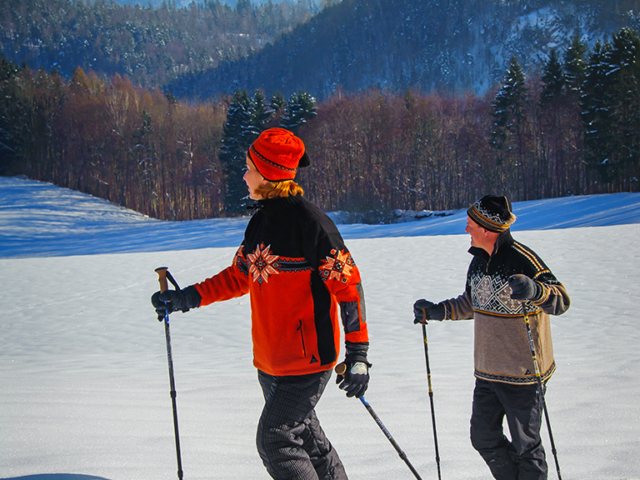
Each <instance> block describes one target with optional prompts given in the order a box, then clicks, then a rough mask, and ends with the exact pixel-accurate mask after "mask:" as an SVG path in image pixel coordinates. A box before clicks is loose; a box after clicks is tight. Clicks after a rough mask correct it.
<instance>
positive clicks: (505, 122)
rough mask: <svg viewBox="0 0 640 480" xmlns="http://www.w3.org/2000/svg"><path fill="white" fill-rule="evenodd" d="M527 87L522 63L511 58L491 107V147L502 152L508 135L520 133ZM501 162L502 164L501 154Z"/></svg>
mask: <svg viewBox="0 0 640 480" xmlns="http://www.w3.org/2000/svg"><path fill="white" fill-rule="evenodd" d="M527 100H528V98H527V87H526V85H525V75H524V71H523V70H522V67H521V66H520V62H518V59H517V58H516V57H511V61H510V62H509V67H508V68H507V71H506V73H505V76H504V78H503V81H502V87H500V90H499V91H498V93H497V94H496V98H495V99H494V101H493V103H492V104H491V107H492V109H493V111H492V112H491V115H492V116H493V118H494V121H493V126H494V128H493V130H492V132H491V145H492V146H493V147H495V148H496V149H498V150H499V151H501V150H502V149H503V148H504V145H505V143H506V142H507V133H509V132H515V133H518V132H519V130H520V126H521V124H522V121H523V119H524V116H525V113H524V108H525V105H526V103H527ZM498 155H499V162H498V163H500V160H501V158H500V153H499V154H498Z"/></svg>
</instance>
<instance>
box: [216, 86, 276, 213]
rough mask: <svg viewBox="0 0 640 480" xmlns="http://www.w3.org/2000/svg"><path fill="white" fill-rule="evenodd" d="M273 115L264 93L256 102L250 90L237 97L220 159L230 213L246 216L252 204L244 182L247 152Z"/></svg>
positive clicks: (225, 129)
mask: <svg viewBox="0 0 640 480" xmlns="http://www.w3.org/2000/svg"><path fill="white" fill-rule="evenodd" d="M273 113H274V112H273V110H272V109H271V107H270V106H268V105H267V104H266V97H265V96H264V93H262V92H261V91H260V90H256V91H255V92H254V95H253V98H250V97H249V94H248V93H247V91H246V90H236V92H235V93H234V94H233V98H232V99H231V103H230V104H229V111H228V113H227V121H226V122H225V124H224V125H223V129H222V134H223V138H222V145H221V147H220V154H219V155H218V158H219V159H220V163H221V164H222V165H223V169H224V174H225V187H226V191H225V211H226V212H228V213H231V214H238V213H240V214H242V213H244V211H245V208H246V207H247V205H248V204H249V203H250V201H249V200H248V197H247V186H246V184H245V183H244V180H243V179H242V172H243V171H244V168H245V164H246V154H247V150H249V147H250V146H251V144H252V143H253V142H254V141H255V140H256V139H257V138H258V136H259V135H260V133H262V131H263V130H264V129H265V127H266V124H267V123H268V122H269V120H270V119H271V117H272V116H273Z"/></svg>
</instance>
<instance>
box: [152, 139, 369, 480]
mask: <svg viewBox="0 0 640 480" xmlns="http://www.w3.org/2000/svg"><path fill="white" fill-rule="evenodd" d="M308 164H309V160H308V156H307V154H306V152H305V147H304V144H303V142H302V140H300V139H299V138H298V137H296V136H295V135H293V134H292V133H291V132H289V131H288V130H284V129H281V128H272V129H269V130H266V131H264V132H262V134H261V135H260V137H259V138H258V139H257V140H256V141H255V142H254V143H253V145H251V147H250V148H249V151H248V153H247V170H246V172H245V174H244V180H245V182H246V184H247V187H248V189H249V196H250V198H252V199H253V200H256V205H255V207H256V208H255V213H254V214H253V217H252V218H251V220H250V221H249V224H248V225H247V229H246V231H245V236H244V240H243V242H242V245H240V248H239V249H238V251H237V253H236V254H235V257H234V259H233V262H232V264H231V266H230V267H228V268H226V269H225V270H223V271H222V272H220V273H218V274H217V275H215V276H213V277H211V278H209V279H207V280H205V281H204V282H202V283H198V284H195V285H192V286H189V287H187V288H185V289H183V290H181V291H172V290H168V291H166V292H164V293H162V294H161V293H160V292H156V293H155V294H154V295H153V297H152V303H153V304H154V306H155V307H156V309H157V310H158V313H159V314H160V315H164V312H165V311H167V310H168V311H169V312H171V311H175V310H182V311H187V310H188V309H190V308H195V307H201V306H204V305H209V304H211V303H213V302H219V301H223V300H228V299H231V298H235V297H239V296H242V295H245V294H247V293H248V294H249V295H250V298H251V320H252V327H251V334H252V338H253V353H254V365H255V367H256V368H257V369H258V379H259V381H260V385H261V387H262V390H263V393H264V397H265V406H264V409H263V411H262V415H261V417H260V422H259V425H258V434H257V445H258V452H259V453H260V457H261V458H262V461H263V463H264V465H265V467H266V468H267V471H268V472H269V474H270V475H271V476H272V477H273V478H275V479H300V480H311V479H314V480H315V479H346V478H347V475H346V473H345V470H344V467H343V465H342V462H341V461H340V458H339V457H338V454H337V453H336V451H335V449H333V447H332V446H331V443H330V442H329V440H328V439H327V438H326V436H325V435H324V432H323V431H322V428H321V427H320V424H319V422H318V419H317V417H316V414H315V405H316V403H317V402H318V400H319V399H320V396H321V395H322V392H323V391H324V388H325V386H326V384H327V382H328V380H329V378H330V376H331V369H332V368H333V366H334V365H335V364H336V361H337V359H338V352H339V349H340V345H339V343H340V330H339V328H340V319H339V317H341V319H342V327H343V329H344V334H345V343H346V356H345V363H346V364H347V367H348V368H347V371H346V373H345V374H344V376H338V378H337V383H339V384H340V388H341V389H343V390H345V391H346V392H347V396H349V397H353V396H355V397H361V396H362V395H363V394H364V392H365V390H366V389H367V384H368V381H369V371H368V369H369V366H370V364H369V363H368V362H367V351H368V348H369V343H368V342H369V337H368V332H367V324H366V318H365V306H364V295H363V291H362V285H361V280H360V273H359V271H358V267H357V266H356V264H355V263H354V261H353V258H352V257H351V254H350V253H349V250H348V249H347V248H346V246H345V245H344V241H343V239H342V237H341V235H340V233H339V232H338V229H337V228H336V226H335V224H334V223H333V222H332V221H331V219H330V218H329V217H328V216H327V215H325V214H324V213H323V212H322V211H321V210H320V209H319V208H317V207H316V206H315V205H313V204H311V203H309V202H308V201H307V200H305V199H304V198H303V197H302V194H303V190H302V188H301V187H300V186H299V185H298V184H296V183H295V182H294V181H293V179H294V178H295V175H296V172H297V168H298V167H303V166H306V165H308ZM338 312H340V315H339V314H338Z"/></svg>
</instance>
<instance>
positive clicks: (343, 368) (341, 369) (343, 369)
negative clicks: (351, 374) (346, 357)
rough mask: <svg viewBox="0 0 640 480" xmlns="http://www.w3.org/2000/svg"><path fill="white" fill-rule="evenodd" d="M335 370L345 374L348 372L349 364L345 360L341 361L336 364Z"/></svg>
mask: <svg viewBox="0 0 640 480" xmlns="http://www.w3.org/2000/svg"><path fill="white" fill-rule="evenodd" d="M333 371H334V372H336V374H338V375H344V374H345V373H347V364H346V363H344V362H342V363H339V364H337V365H336V366H335V368H334V369H333Z"/></svg>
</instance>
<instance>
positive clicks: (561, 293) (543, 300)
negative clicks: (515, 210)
mask: <svg viewBox="0 0 640 480" xmlns="http://www.w3.org/2000/svg"><path fill="white" fill-rule="evenodd" d="M514 245H515V247H516V250H517V251H518V252H520V254H521V265H522V270H523V271H522V273H524V274H525V275H527V276H528V277H529V278H531V279H532V280H534V281H535V282H536V283H537V284H538V285H539V286H540V287H542V288H541V294H540V296H539V297H538V298H537V299H535V300H532V301H531V303H532V304H533V305H534V306H535V307H537V308H540V309H542V311H544V312H545V313H547V314H549V315H562V314H563V313H564V312H566V311H567V310H568V309H569V306H570V305H571V299H570V298H569V294H568V293H567V290H566V289H565V288H564V286H563V285H562V284H561V283H560V282H559V281H558V279H557V278H556V276H555V275H554V274H553V273H552V272H551V270H549V267H547V265H546V264H545V263H544V261H543V260H542V259H541V258H540V257H539V256H538V255H537V254H536V253H535V252H534V251H533V250H531V249H530V248H528V247H525V246H524V245H522V244H519V243H517V242H516V243H515V244H514Z"/></svg>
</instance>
